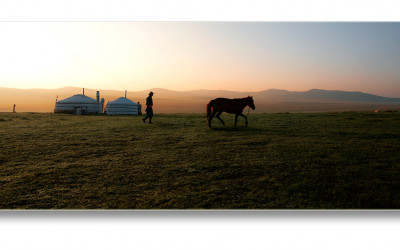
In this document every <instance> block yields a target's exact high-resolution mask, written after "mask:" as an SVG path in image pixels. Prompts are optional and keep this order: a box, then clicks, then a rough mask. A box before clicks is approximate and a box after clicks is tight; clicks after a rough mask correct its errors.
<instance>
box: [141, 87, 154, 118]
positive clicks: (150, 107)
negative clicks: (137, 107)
mask: <svg viewBox="0 0 400 250" xmlns="http://www.w3.org/2000/svg"><path fill="white" fill-rule="evenodd" d="M153 95H154V93H153V91H150V93H149V96H148V97H147V98H146V117H145V118H143V119H142V121H143V123H146V119H147V118H149V123H150V124H152V122H151V118H152V117H153Z"/></svg>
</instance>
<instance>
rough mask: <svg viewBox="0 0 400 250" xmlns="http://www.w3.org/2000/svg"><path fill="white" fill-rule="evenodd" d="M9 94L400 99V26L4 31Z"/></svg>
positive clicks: (32, 25) (1, 69)
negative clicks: (88, 91)
mask: <svg viewBox="0 0 400 250" xmlns="http://www.w3.org/2000/svg"><path fill="white" fill-rule="evenodd" d="M0 34H1V39H0V87H11V88H25V89H27V88H51V89H54V88H61V87H66V86H75V87H85V88H92V89H113V90H125V89H127V90H131V91H135V90H144V89H150V88H156V87H157V88H167V89H171V90H195V89H225V90H235V91H261V90H265V89H270V88H276V89H287V90H294V91H306V90H309V89H312V88H319V89H329V90H346V91H362V92H367V93H372V94H377V95H383V96H387V97H400V70H399V69H400V23H290V22H288V23H277V22H1V23H0Z"/></svg>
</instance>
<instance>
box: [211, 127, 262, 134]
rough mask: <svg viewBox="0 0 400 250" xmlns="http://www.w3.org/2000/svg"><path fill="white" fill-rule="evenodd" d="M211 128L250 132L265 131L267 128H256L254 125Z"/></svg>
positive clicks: (214, 128) (213, 128)
mask: <svg viewBox="0 0 400 250" xmlns="http://www.w3.org/2000/svg"><path fill="white" fill-rule="evenodd" d="M211 130H214V131H226V132H249V133H253V132H263V131H266V130H265V129H262V128H254V127H247V128H246V127H236V128H235V127H229V126H225V127H212V128H211Z"/></svg>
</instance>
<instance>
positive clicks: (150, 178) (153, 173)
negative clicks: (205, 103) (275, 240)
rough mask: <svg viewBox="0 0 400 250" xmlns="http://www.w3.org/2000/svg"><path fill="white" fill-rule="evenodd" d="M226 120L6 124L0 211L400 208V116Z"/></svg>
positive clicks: (31, 117) (33, 116)
mask: <svg viewBox="0 0 400 250" xmlns="http://www.w3.org/2000/svg"><path fill="white" fill-rule="evenodd" d="M221 117H222V119H224V120H225V122H226V126H225V127H222V125H221V124H220V122H219V121H218V120H214V121H213V129H208V128H206V126H205V123H206V119H205V115H204V114H193V115H186V114H181V115H180V114H176V115H157V116H155V117H154V119H153V122H154V124H152V125H150V124H143V123H142V121H141V119H140V118H141V117H137V116H134V117H132V116H116V117H110V116H73V115H60V114H39V113H16V114H12V113H0V138H1V140H0V208H1V209H17V208H18V209H164V208H168V209H266V208H270V209H283V208H291V209H314V208H318V209H337V208H342V209H367V208H368V209H370V208H400V192H399V190H400V154H399V152H400V113H398V112H393V113H368V112H363V113H362V112H361V113H355V112H347V113H313V114H250V116H249V127H248V128H245V127H244V121H243V119H242V118H239V123H238V125H239V126H238V128H237V129H234V128H233V123H234V121H233V119H234V116H233V115H227V114H223V115H222V116H221Z"/></svg>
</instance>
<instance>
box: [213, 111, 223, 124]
mask: <svg viewBox="0 0 400 250" xmlns="http://www.w3.org/2000/svg"><path fill="white" fill-rule="evenodd" d="M221 114H222V111H219V112H218V113H217V115H216V116H215V117H217V118H218V120H220V121H221V122H222V125H223V126H225V122H224V121H223V120H222V119H221V118H219V116H220V115H221Z"/></svg>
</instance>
